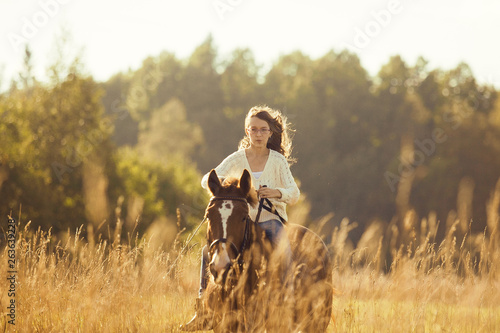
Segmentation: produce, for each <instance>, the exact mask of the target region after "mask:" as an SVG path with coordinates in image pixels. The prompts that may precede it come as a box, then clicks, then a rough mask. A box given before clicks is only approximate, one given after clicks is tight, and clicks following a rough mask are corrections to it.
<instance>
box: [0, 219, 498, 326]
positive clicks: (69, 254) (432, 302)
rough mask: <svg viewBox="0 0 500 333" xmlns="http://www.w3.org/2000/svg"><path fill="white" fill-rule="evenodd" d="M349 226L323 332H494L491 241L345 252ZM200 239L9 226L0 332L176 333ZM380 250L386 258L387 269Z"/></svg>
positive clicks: (0, 255) (1, 266) (337, 239)
mask: <svg viewBox="0 0 500 333" xmlns="http://www.w3.org/2000/svg"><path fill="white" fill-rule="evenodd" d="M350 228H352V224H350V223H349V222H348V221H347V220H345V221H343V223H342V225H341V227H340V228H338V229H337V230H336V231H335V232H334V234H333V235H332V242H331V244H330V248H331V250H332V255H333V261H334V266H335V267H334V272H333V273H334V274H333V281H332V283H333V286H334V288H335V300H334V310H333V315H334V320H332V322H331V323H330V326H329V328H328V331H329V332H500V265H499V261H500V249H498V247H497V244H495V243H494V240H495V239H497V238H495V235H493V236H488V235H487V234H485V235H473V236H467V235H466V236H465V238H463V239H457V238H456V237H454V234H453V230H451V231H450V232H449V234H448V237H447V238H446V240H445V241H444V242H442V243H441V244H432V242H431V241H430V240H429V237H423V238H422V239H419V240H418V241H417V238H414V242H413V244H412V245H411V246H408V247H404V246H403V247H400V248H399V249H396V248H392V247H391V245H390V244H385V243H386V242H383V241H382V240H381V239H379V240H378V241H377V240H373V234H369V233H370V232H372V233H373V230H371V231H370V230H367V232H366V234H365V236H366V237H363V238H362V241H361V242H360V244H359V245H358V247H357V248H353V247H352V246H351V245H350V244H349V242H348V241H347V234H348V232H349V230H350ZM430 234H431V231H429V232H428V233H427V235H430ZM181 236H185V235H181ZM424 236H425V235H424ZM202 237H203V232H200V235H199V236H197V238H195V239H194V241H192V242H191V244H190V246H191V245H192V247H190V248H189V249H188V250H187V251H186V252H185V253H183V254H180V252H181V251H180V250H181V249H182V248H183V246H184V244H183V242H182V241H177V242H175V243H174V244H173V245H172V246H171V247H170V248H169V249H167V250H165V249H162V248H154V247H153V246H152V245H151V243H150V242H148V240H147V239H141V238H140V237H135V238H133V237H132V238H131V239H129V240H123V239H122V240H121V241H118V240H115V241H114V243H109V242H107V241H102V240H100V239H97V240H96V241H94V242H92V241H91V242H86V241H84V240H83V239H82V238H81V237H80V230H77V231H76V232H75V231H72V232H68V235H67V236H66V237H61V238H62V239H58V238H57V237H55V236H53V235H51V233H50V231H42V230H37V231H34V230H31V229H30V227H29V223H28V225H27V226H23V225H22V224H18V229H17V233H16V256H17V262H16V279H17V283H16V285H15V293H16V295H15V301H16V310H15V325H12V324H10V323H9V320H11V318H10V317H9V316H8V314H9V310H8V308H7V306H8V305H9V302H10V299H11V298H10V297H9V295H8V292H7V290H8V289H9V281H8V280H7V279H6V278H5V277H6V276H8V271H9V267H8V251H7V247H5V246H4V245H5V244H2V249H1V252H0V274H1V275H0V276H1V277H2V278H1V279H0V290H1V294H0V305H1V306H0V308H1V310H0V313H1V314H2V316H1V317H0V332H177V331H178V325H179V324H180V323H183V322H185V321H186V320H188V319H189V318H190V317H191V315H192V314H193V303H194V298H195V296H196V294H197V289H198V274H199V273H198V271H199V249H200V246H199V243H200V242H202ZM181 238H182V237H181ZM182 239H184V238H182ZM386 245H387V246H386ZM384 249H385V250H384ZM384 251H389V252H392V254H393V257H394V258H395V260H394V261H393V264H392V266H391V267H390V268H388V269H387V268H385V269H384V259H382V258H383V253H384Z"/></svg>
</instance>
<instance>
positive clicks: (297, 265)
mask: <svg viewBox="0 0 500 333" xmlns="http://www.w3.org/2000/svg"><path fill="white" fill-rule="evenodd" d="M208 187H209V189H210V191H211V192H212V195H213V197H212V199H211V200H210V203H209V205H208V207H207V209H206V214H205V217H206V218H207V221H208V227H207V243H208V247H209V258H210V264H209V269H210V273H211V275H212V277H213V279H211V280H212V282H211V284H210V286H209V288H208V290H207V294H208V297H207V299H206V300H207V303H208V304H207V305H208V307H210V308H211V309H212V310H213V311H214V331H216V332H238V331H241V332H252V331H264V330H265V329H267V330H268V331H270V332H275V331H303V332H324V331H326V328H327V326H328V324H329V322H330V318H331V313H332V300H333V289H332V285H331V281H332V267H331V262H330V258H329V255H328V249H327V247H326V246H325V244H324V243H323V241H322V240H321V239H320V238H319V237H318V236H317V235H316V234H315V233H313V232H312V231H310V230H309V229H307V228H305V227H302V226H299V225H290V224H287V226H286V230H287V234H288V238H289V240H290V246H291V249H292V260H293V263H292V264H291V268H290V267H288V269H286V270H284V268H283V267H284V266H283V256H282V254H280V253H279V250H278V249H274V250H273V249H272V247H271V245H270V243H269V242H268V241H267V239H266V238H265V237H264V233H263V231H262V229H261V228H260V227H259V224H258V223H254V222H253V221H252V220H251V219H250V217H249V216H248V211H249V209H248V205H249V204H250V205H255V204H256V203H257V197H256V191H255V189H253V188H252V184H251V177H250V174H249V172H248V171H247V170H244V171H243V174H242V175H241V178H240V179H226V180H224V182H223V183H221V182H220V180H219V178H218V176H217V174H216V172H215V171H214V170H212V172H211V173H210V176H209V179H208ZM285 274H286V276H285ZM284 276H285V278H283V277H284Z"/></svg>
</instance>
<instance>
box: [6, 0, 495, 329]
mask: <svg viewBox="0 0 500 333" xmlns="http://www.w3.org/2000/svg"><path fill="white" fill-rule="evenodd" d="M499 14H500V2H499V1H497V0H478V1H469V0H453V1H452V0H399V1H398V0H376V1H375V0H363V1H330V0H329V1H326V0H324V1H320V0H307V1H306V0H303V1H298V0H286V1H285V0H271V1H269V0H268V1H264V0H196V1H195V0H176V1H173V0H168V1H167V0H142V1H138V0H135V1H132V0H121V1H118V0H102V1H96V0H86V1H83V0H38V1H27V0H22V1H20V0H0V304H2V305H1V308H3V309H0V314H2V315H0V327H4V328H5V327H7V331H8V330H9V329H10V328H11V326H9V325H11V324H10V323H8V322H7V320H9V319H10V318H12V317H8V316H10V315H13V314H12V313H11V312H12V311H13V312H15V311H17V313H16V315H17V316H16V320H17V323H16V327H15V328H16V329H18V330H19V331H23V332H30V331H36V332H49V331H50V332H77V331H78V332H79V331H85V332H87V331H89V332H94V331H100V332H101V331H103V332H107V331H110V332H122V331H134V332H135V331H137V332H161V331H168V332H176V331H178V326H179V324H180V323H182V322H185V321H187V320H188V319H189V318H190V316H191V315H192V314H193V299H194V298H195V295H196V294H197V292H198V281H199V271H200V269H199V257H200V256H199V253H200V250H201V245H203V244H204V243H206V239H205V234H206V229H205V228H206V227H205V226H206V224H205V225H202V226H201V229H200V230H199V232H198V233H197V234H194V233H193V234H191V233H192V232H193V230H195V228H196V226H197V225H199V223H200V221H201V220H202V219H203V216H204V213H205V208H206V205H207V203H208V201H209V194H208V193H207V192H206V191H205V190H203V189H202V187H201V186H200V180H201V178H202V176H203V175H204V174H205V173H207V172H208V171H209V170H210V169H212V168H214V167H216V166H217V165H218V164H219V163H220V162H221V161H222V160H223V159H224V158H225V157H226V156H228V155H229V154H231V153H232V152H234V151H235V150H236V149H237V147H238V142H239V140H240V139H241V138H242V137H243V135H244V130H243V126H244V118H245V115H246V113H247V112H248V110H249V109H250V108H251V107H252V106H254V105H258V104H267V105H269V106H270V107H272V108H276V109H279V110H281V111H282V112H283V114H284V115H285V116H287V117H288V120H289V121H290V122H291V123H292V127H293V128H294V129H295V132H294V136H293V146H294V149H293V151H292V157H293V158H296V161H297V163H295V164H293V165H291V171H292V173H293V176H294V177H295V179H296V181H297V183H298V185H299V187H300V190H301V196H300V199H299V201H298V202H297V203H296V204H294V205H288V207H287V215H288V217H289V221H288V222H289V223H295V224H300V225H304V226H306V227H308V228H310V229H312V230H314V231H315V232H317V233H318V234H319V235H320V236H321V237H322V239H323V240H324V242H325V244H326V245H327V246H328V248H329V250H330V257H331V259H332V262H333V267H334V268H333V270H332V273H333V278H332V286H333V287H334V288H335V290H337V291H338V292H336V293H335V298H334V314H333V316H334V317H335V319H336V320H335V321H333V320H332V321H331V322H330V326H329V328H328V332H364V331H367V330H368V331H374V332H398V333H399V332H406V331H412V332H443V331H452V332H478V331H480V332H499V331H500V279H499V278H498V277H499V275H500V157H499V156H500V99H499V98H498V97H499V95H498V93H499V89H500V70H499V69H500V65H499V64H498V59H500V44H499V43H498V33H499V32H500V20H499V19H498V17H499ZM235 176H239V175H235ZM8 215H10V216H11V217H13V218H14V219H15V220H16V222H10V223H9V222H8V218H7V216H8ZM7 223H9V227H11V226H13V225H15V226H16V228H10V229H9V234H7V233H6V232H5V230H6V229H7ZM13 230H14V231H15V232H17V234H16V235H14V236H15V237H14V236H11V235H13V234H14V231H13ZM189 235H193V236H194V238H193V240H192V242H191V243H190V244H187V243H188V239H190V238H189ZM7 237H10V239H12V238H14V239H15V240H16V242H17V247H16V246H14V249H15V250H16V251H17V252H16V253H17V257H16V258H17V260H14V259H12V256H15V255H12V254H11V253H12V252H11V251H7V250H6V249H5V250H4V244H6V242H5V240H6V238H7ZM10 239H9V244H14V243H15V242H13V241H12V240H10ZM308 248H309V247H308ZM184 250H185V251H184ZM316 254H317V253H313V256H314V257H316ZM300 267H301V269H302V264H301V265H300ZM304 267H305V266H304ZM7 270H9V271H14V272H15V274H17V275H16V277H14V278H12V280H16V279H17V281H21V283H19V284H17V283H15V282H16V281H13V282H10V280H9V279H6V278H5V276H7V273H6V271H7ZM308 270H309V271H315V269H310V268H305V269H304V271H308ZM9 274H11V273H10V272H9ZM9 276H10V275H9ZM294 276H295V277H296V279H298V280H296V281H298V282H300V279H301V277H302V274H296V275H294ZM299 285H301V284H300V283H299ZM302 286H303V285H302ZM14 287H15V288H16V295H15V297H14V296H13V295H12V294H10V292H9V293H7V292H4V291H6V290H10V289H9V288H14ZM287 289H288V288H287ZM302 289H303V290H304V289H307V291H308V292H309V291H311V292H312V293H311V294H310V295H312V297H313V298H314V299H316V297H315V296H314V295H315V294H314V293H315V292H318V290H317V289H316V290H315V288H312V287H311V288H304V287H302ZM320 292H322V290H320ZM278 295H279V294H278ZM281 299H282V298H281V297H277V298H276V300H279V301H278V303H280V304H272V303H269V302H268V300H267V299H262V300H259V301H258V302H260V303H258V304H259V305H260V304H264V302H265V304H266V305H268V306H269V308H270V309H272V308H277V309H279V308H280V306H281V305H283V304H281V303H282V302H281ZM12 300H14V302H17V303H16V304H17V305H20V306H18V307H17V308H16V309H15V310H14V309H8V308H7V306H6V304H12ZM294 303H296V302H295V299H294ZM7 309H8V310H7ZM259 309H260V307H259ZM264 309H266V308H264ZM264 309H260V310H262V312H265V313H266V316H268V317H273V315H269V314H270V313H272V312H269V313H268V312H267V310H264ZM304 309H306V311H307V312H309V311H310V310H309V308H303V310H304ZM7 311H10V312H9V313H8V314H7ZM311 312H314V313H316V311H315V310H313V311H311ZM278 313H279V312H278ZM6 314H7V315H6ZM278 319H282V317H279V318H278ZM281 321H283V322H286V320H281ZM270 331H272V330H270Z"/></svg>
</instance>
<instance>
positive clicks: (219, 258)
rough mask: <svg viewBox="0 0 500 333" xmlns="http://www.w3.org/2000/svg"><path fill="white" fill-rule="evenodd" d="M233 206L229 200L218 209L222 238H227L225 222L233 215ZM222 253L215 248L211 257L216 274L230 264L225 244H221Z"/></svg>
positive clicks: (223, 202)
mask: <svg viewBox="0 0 500 333" xmlns="http://www.w3.org/2000/svg"><path fill="white" fill-rule="evenodd" d="M233 208H234V204H233V202H232V201H231V200H224V201H222V205H221V207H220V208H219V213H220V217H221V223H222V233H223V234H222V238H227V221H228V220H229V217H230V216H231V214H232V213H233ZM221 247H222V251H220V252H219V249H218V248H217V249H216V250H215V253H214V255H213V257H212V262H211V264H213V267H214V269H215V270H216V271H217V272H220V271H223V270H225V269H226V267H227V266H229V265H230V264H231V259H230V258H229V254H228V253H227V247H226V243H222V244H221Z"/></svg>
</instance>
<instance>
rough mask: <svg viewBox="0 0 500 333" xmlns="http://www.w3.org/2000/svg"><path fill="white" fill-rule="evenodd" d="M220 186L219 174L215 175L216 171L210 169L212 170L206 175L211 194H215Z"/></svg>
mask: <svg viewBox="0 0 500 333" xmlns="http://www.w3.org/2000/svg"><path fill="white" fill-rule="evenodd" d="M221 186H222V185H221V183H220V180H219V176H217V172H215V170H214V169H212V171H210V175H209V176H208V188H209V189H210V192H212V194H213V195H217V192H219V189H220V187H221Z"/></svg>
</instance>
